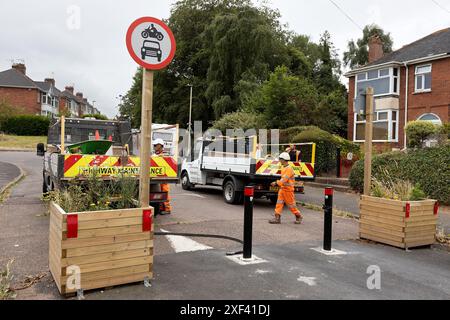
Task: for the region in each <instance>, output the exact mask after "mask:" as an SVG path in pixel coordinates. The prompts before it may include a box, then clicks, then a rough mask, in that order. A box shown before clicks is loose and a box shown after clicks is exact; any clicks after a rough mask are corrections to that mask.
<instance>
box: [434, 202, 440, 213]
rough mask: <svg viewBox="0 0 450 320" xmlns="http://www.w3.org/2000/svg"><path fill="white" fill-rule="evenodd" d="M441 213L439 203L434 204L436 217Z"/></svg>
mask: <svg viewBox="0 0 450 320" xmlns="http://www.w3.org/2000/svg"><path fill="white" fill-rule="evenodd" d="M438 213H439V202H436V203H435V204H434V215H435V216H437V215H438Z"/></svg>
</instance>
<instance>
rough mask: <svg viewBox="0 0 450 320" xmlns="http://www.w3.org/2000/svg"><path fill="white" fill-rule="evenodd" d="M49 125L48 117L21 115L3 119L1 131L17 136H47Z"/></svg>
mask: <svg viewBox="0 0 450 320" xmlns="http://www.w3.org/2000/svg"><path fill="white" fill-rule="evenodd" d="M49 125H50V119H49V118H47V117H44V116H32V115H20V116H13V117H8V118H4V119H2V120H1V122H0V131H2V132H4V133H6V134H13V135H17V136H46V135H47V133H48V127H49Z"/></svg>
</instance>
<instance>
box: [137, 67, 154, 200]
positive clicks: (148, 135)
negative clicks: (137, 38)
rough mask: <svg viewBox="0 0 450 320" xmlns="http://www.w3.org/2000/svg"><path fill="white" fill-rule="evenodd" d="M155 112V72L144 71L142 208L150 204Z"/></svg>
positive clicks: (140, 193) (140, 185) (140, 187)
mask: <svg viewBox="0 0 450 320" xmlns="http://www.w3.org/2000/svg"><path fill="white" fill-rule="evenodd" d="M152 111H153V71H152V70H148V69H144V75H143V80H142V111H141V112H142V115H141V152H140V158H141V169H140V180H139V201H140V203H141V207H142V208H146V207H148V206H149V202H150V157H151V154H150V146H151V143H152Z"/></svg>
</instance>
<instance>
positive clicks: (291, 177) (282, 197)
mask: <svg viewBox="0 0 450 320" xmlns="http://www.w3.org/2000/svg"><path fill="white" fill-rule="evenodd" d="M277 184H278V186H279V187H280V191H279V192H278V201H277V206H276V208H275V214H277V215H281V214H282V213H283V208H284V205H287V207H288V208H289V210H291V212H292V213H293V214H294V215H295V216H301V213H300V210H298V208H297V204H296V201H295V195H294V184H295V173H294V170H293V169H292V168H291V167H290V166H287V167H284V168H283V169H282V170H281V180H279V181H277Z"/></svg>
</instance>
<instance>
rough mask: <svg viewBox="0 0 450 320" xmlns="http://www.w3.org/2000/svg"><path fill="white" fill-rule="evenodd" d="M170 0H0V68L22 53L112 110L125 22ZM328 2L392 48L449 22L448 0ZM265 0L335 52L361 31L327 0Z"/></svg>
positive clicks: (123, 56) (127, 64) (124, 85)
mask: <svg viewBox="0 0 450 320" xmlns="http://www.w3.org/2000/svg"><path fill="white" fill-rule="evenodd" d="M174 1H175V0H173V1H164V0H158V1H155V0H128V1H107V0H41V1H35V0H1V3H0V28H1V30H2V31H1V32H0V70H2V71H3V70H5V69H8V68H10V65H11V59H24V60H25V63H26V66H27V74H28V75H29V76H30V77H31V78H32V79H33V80H43V79H44V78H46V77H54V78H55V80H56V85H57V87H58V88H60V89H64V87H65V86H66V85H74V86H75V91H81V92H83V93H84V95H85V97H87V98H88V99H89V100H90V101H93V100H95V101H96V103H95V106H96V107H98V108H99V109H100V110H101V111H102V113H105V114H107V115H108V116H110V117H113V116H115V115H116V114H117V107H116V106H117V103H118V100H117V98H116V97H117V96H118V95H119V94H124V93H125V92H126V91H127V90H128V89H129V87H130V85H131V80H132V76H133V74H134V72H135V70H136V64H135V62H134V61H132V60H131V58H130V57H129V55H128V52H127V49H126V46H125V33H126V30H127V28H128V26H129V24H130V23H131V22H132V21H134V20H135V19H136V18H138V17H141V16H154V17H157V18H168V17H169V14H170V8H171V4H172V3H173V2H174ZM334 2H335V3H336V4H337V5H338V6H340V7H341V8H342V9H343V10H344V11H345V12H346V13H347V14H348V15H349V16H350V17H351V19H353V20H354V21H355V23H356V25H359V26H361V27H363V26H364V25H366V24H369V23H377V24H379V25H380V26H382V27H383V28H384V29H385V30H387V31H390V32H391V33H392V36H393V38H394V47H395V48H400V47H402V46H403V45H405V44H408V43H410V42H412V41H414V40H417V39H419V38H421V37H423V36H426V35H428V34H430V33H432V32H434V31H437V30H440V29H443V28H446V27H449V26H450V0H436V1H433V0H412V1H411V0H410V1H406V0H403V1H402V0H400V1H394V0H373V1H360V0H334ZM268 3H269V4H270V6H271V7H273V8H278V9H279V10H280V12H281V14H282V22H283V23H287V24H288V25H289V29H291V30H294V31H295V32H297V33H299V34H307V35H310V36H311V37H312V39H313V40H314V41H317V40H318V39H319V37H320V34H321V33H323V32H324V31H325V30H328V31H329V32H330V33H331V35H332V39H333V41H334V43H335V45H336V47H337V49H338V50H339V54H340V55H341V56H342V53H343V52H344V50H345V48H346V44H347V41H348V40H350V39H356V38H358V37H360V36H361V34H362V32H361V30H360V29H358V26H356V25H355V24H354V23H353V22H351V21H350V20H349V19H348V18H347V17H346V16H344V14H343V13H341V12H340V11H339V10H338V9H337V8H336V7H335V6H334V5H333V4H332V3H331V1H330V0H315V1H306V0H271V1H268ZM438 4H439V5H440V6H441V7H439V6H438ZM74 6H75V7H74ZM77 8H79V9H80V24H79V26H78V24H77V18H76V14H77ZM187 99H188V97H187ZM187 103H188V101H187Z"/></svg>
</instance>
